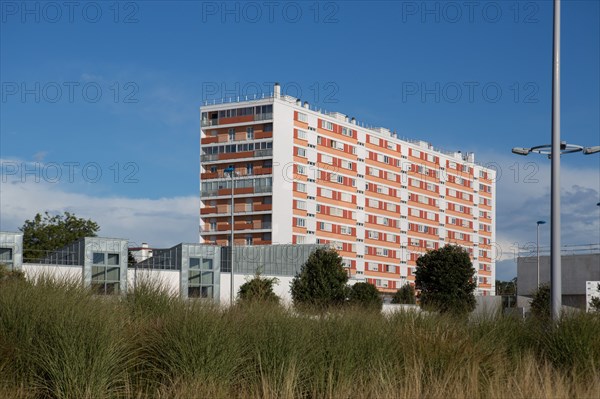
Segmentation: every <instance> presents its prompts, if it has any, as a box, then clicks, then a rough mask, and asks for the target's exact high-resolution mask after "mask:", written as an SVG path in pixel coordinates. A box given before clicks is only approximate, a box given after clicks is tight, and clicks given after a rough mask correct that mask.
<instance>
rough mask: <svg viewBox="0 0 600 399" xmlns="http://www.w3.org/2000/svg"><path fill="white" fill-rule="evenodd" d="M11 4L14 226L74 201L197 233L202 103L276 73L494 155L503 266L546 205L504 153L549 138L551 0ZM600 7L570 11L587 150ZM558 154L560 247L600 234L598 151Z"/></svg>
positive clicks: (7, 163) (325, 102)
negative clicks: (561, 216) (498, 173)
mask: <svg viewBox="0 0 600 399" xmlns="http://www.w3.org/2000/svg"><path fill="white" fill-rule="evenodd" d="M0 4H1V12H2V14H1V18H2V19H1V35H0V44H1V48H0V72H1V76H0V80H1V83H2V93H1V99H0V106H1V110H0V133H1V136H0V159H2V162H3V165H2V173H3V175H2V182H1V184H2V194H1V195H0V200H1V201H0V210H1V213H0V229H2V230H15V229H16V228H18V227H19V226H20V225H22V223H23V221H24V220H25V219H26V218H31V217H32V216H33V215H34V214H35V213H36V212H39V211H44V210H50V211H56V212H58V211H62V210H65V209H67V210H71V211H75V212H76V213H77V214H78V215H81V216H86V217H92V218H94V219H95V220H97V221H98V222H99V223H100V225H101V226H102V230H101V234H104V235H111V236H115V235H116V236H125V237H126V238H130V239H131V240H133V241H136V242H142V241H148V242H150V243H151V244H154V245H171V244H174V243H176V242H180V241H196V240H197V222H198V216H197V215H198V211H197V208H198V202H199V201H198V198H197V197H198V191H199V188H198V153H199V112H198V108H199V106H200V105H201V103H202V101H203V100H211V99H214V98H220V97H222V96H225V95H239V94H246V93H250V94H253V93H254V92H256V91H257V88H259V87H260V88H262V89H263V90H264V91H269V90H270V84H271V82H274V81H278V82H280V83H281V84H282V88H283V91H284V92H287V93H288V94H290V95H293V96H299V97H301V98H302V99H303V100H306V101H309V102H310V103H313V104H317V105H318V106H320V107H323V109H327V110H337V111H340V112H343V113H345V114H348V115H350V116H355V117H356V118H357V119H358V120H359V121H361V122H364V123H368V124H371V125H377V126H385V127H389V128H391V129H392V130H395V131H397V132H398V134H400V135H401V136H406V137H410V138H415V139H423V140H427V141H430V142H432V143H433V144H434V145H435V146H438V147H442V148H445V149H448V150H462V151H463V152H464V151H474V152H475V153H476V160H477V161H478V162H480V163H482V164H490V165H494V166H495V167H497V168H500V170H501V171H502V173H501V177H500V179H499V181H498V183H497V184H498V202H497V205H498V211H497V217H498V224H497V235H498V243H499V245H500V246H501V247H502V251H503V254H504V255H503V258H502V259H501V260H502V262H501V263H499V268H498V275H499V277H502V278H510V277H512V275H514V274H515V272H514V270H515V268H514V262H513V261H512V258H511V257H510V256H508V255H506V254H508V253H509V252H510V251H511V250H510V249H509V247H510V246H511V245H512V243H515V242H517V243H519V245H525V244H526V243H527V242H530V241H532V240H534V239H535V221H536V220H538V219H544V218H547V217H548V216H547V215H548V213H549V203H548V194H549V175H548V169H549V162H548V160H546V159H543V158H535V157H531V156H530V157H528V158H522V157H517V156H513V155H511V154H510V148H511V147H513V146H531V145H535V144H541V143H545V142H548V141H549V138H550V92H551V54H552V3H551V2H550V1H538V2H535V1H533V2H529V1H518V2H516V1H514V2H513V1H475V2H471V3H469V2H436V1H430V2H421V1H418V2H413V1H396V2H392V1H388V2H385V1H382V2H377V1H374V2H363V1H342V2H312V1H307V2H293V1H290V2H286V1H279V2H272V3H268V2H228V3H226V5H225V6H223V4H225V3H223V2H221V1H218V2H201V1H185V2H183V1H182V2H162V1H137V2H119V3H116V2H79V3H78V5H77V6H74V8H72V9H69V8H67V6H66V5H64V3H63V2H57V3H45V2H28V3H26V4H27V5H26V6H24V5H23V4H24V3H22V2H11V1H2V2H1V3H0ZM268 4H272V5H271V6H269V5H268ZM599 4H600V3H599V2H596V1H563V7H562V59H561V61H562V62H561V67H562V98H561V100H562V115H561V116H562V124H561V127H562V132H563V138H564V139H565V140H567V141H569V142H574V143H578V144H584V145H600V113H599V110H600V73H599V71H600V28H599V26H600V5H599ZM25 7H27V8H25ZM528 163H531V164H528ZM563 166H564V169H563V186H562V187H563V202H564V203H565V206H564V209H563V213H564V220H563V242H564V243H566V244H584V243H586V244H587V243H591V242H599V241H600V222H599V219H600V209H599V207H597V206H595V204H596V203H597V202H598V201H600V194H599V193H600V172H599V170H600V157H599V156H597V155H593V156H582V155H580V154H576V155H571V156H568V157H563ZM26 168H29V169H27V170H30V173H29V174H27V175H24V176H22V175H21V172H23V171H24V170H26ZM71 172H72V174H71ZM99 172H101V173H102V174H101V175H99ZM36 178H37V179H36ZM546 230H548V229H546ZM541 240H542V244H544V243H547V241H548V234H547V232H546V231H545V230H544V229H542V236H541Z"/></svg>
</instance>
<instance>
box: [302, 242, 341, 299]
mask: <svg viewBox="0 0 600 399" xmlns="http://www.w3.org/2000/svg"><path fill="white" fill-rule="evenodd" d="M347 281H348V275H347V274H346V271H345V270H344V267H343V266H342V258H341V257H340V255H339V254H338V253H337V252H336V251H335V249H325V248H317V249H316V250H315V251H313V252H312V253H311V254H310V256H309V257H308V260H307V261H306V263H305V264H304V265H302V269H301V271H300V273H298V274H297V275H296V277H294V279H293V280H292V284H291V293H292V299H293V301H294V305H296V306H298V307H300V308H306V307H310V308H313V309H319V310H324V309H327V308H330V307H335V306H342V305H343V304H344V303H345V301H346V292H347V288H346V282H347Z"/></svg>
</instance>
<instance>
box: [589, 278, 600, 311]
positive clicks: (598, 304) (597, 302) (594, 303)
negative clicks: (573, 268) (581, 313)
mask: <svg viewBox="0 0 600 399" xmlns="http://www.w3.org/2000/svg"><path fill="white" fill-rule="evenodd" d="M598 291H600V284H598ZM590 307H591V308H592V310H593V311H594V312H598V313H600V297H597V296H593V297H592V299H591V300H590Z"/></svg>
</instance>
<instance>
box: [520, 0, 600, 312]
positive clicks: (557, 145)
mask: <svg viewBox="0 0 600 399" xmlns="http://www.w3.org/2000/svg"><path fill="white" fill-rule="evenodd" d="M552 45H553V46H552V136H551V137H552V143H551V144H545V145H540V146H535V147H531V148H521V147H516V148H513V150H512V152H513V153H515V154H518V155H528V154H529V153H531V152H535V153H538V154H545V155H548V156H549V158H550V159H551V160H552V169H551V184H550V187H551V189H550V191H551V201H550V208H551V211H550V227H551V228H550V285H551V297H552V318H553V320H554V321H558V320H559V318H560V309H561V306H562V298H561V293H562V284H561V263H560V155H562V154H568V153H571V152H578V151H583V153H584V154H593V153H595V152H598V151H600V146H596V147H588V148H583V147H582V146H579V145H574V144H567V143H566V142H564V141H562V142H561V141H560V0H554V27H553V39H552Z"/></svg>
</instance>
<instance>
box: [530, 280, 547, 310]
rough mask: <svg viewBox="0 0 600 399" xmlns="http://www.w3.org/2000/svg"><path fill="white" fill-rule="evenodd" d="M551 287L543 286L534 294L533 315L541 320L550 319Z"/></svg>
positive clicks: (532, 302)
mask: <svg viewBox="0 0 600 399" xmlns="http://www.w3.org/2000/svg"><path fill="white" fill-rule="evenodd" d="M550 302H551V294H550V285H549V284H542V285H541V286H540V288H538V289H537V290H536V291H535V293H534V294H533V300H532V301H531V313H532V314H533V315H534V316H536V317H540V318H550Z"/></svg>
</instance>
